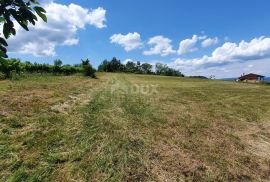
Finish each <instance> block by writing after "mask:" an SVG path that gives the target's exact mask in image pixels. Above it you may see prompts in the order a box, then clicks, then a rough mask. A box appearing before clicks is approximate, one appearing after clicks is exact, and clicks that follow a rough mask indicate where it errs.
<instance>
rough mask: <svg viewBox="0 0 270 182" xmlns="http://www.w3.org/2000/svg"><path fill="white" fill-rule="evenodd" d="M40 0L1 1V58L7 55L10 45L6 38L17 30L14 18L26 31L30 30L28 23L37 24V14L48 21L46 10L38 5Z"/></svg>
mask: <svg viewBox="0 0 270 182" xmlns="http://www.w3.org/2000/svg"><path fill="white" fill-rule="evenodd" d="M38 4H39V3H38V2H37V1H36V0H29V1H23V0H1V3H0V25H2V24H3V35H4V38H3V37H2V33H0V36H1V37H0V59H3V58H4V57H5V58H6V57H7V54H6V53H7V49H6V47H7V46H8V44H7V42H6V40H5V39H8V38H9V37H10V35H15V34H16V30H15V28H14V22H13V21H14V20H15V21H17V22H18V23H19V25H21V27H22V28H24V29H25V30H26V31H29V29H28V24H29V23H31V24H32V25H35V24H36V21H37V20H38V19H37V16H36V15H35V13H37V15H38V16H39V17H40V18H42V19H43V21H45V22H47V17H46V15H45V13H46V11H45V10H44V9H43V8H42V7H40V6H38Z"/></svg>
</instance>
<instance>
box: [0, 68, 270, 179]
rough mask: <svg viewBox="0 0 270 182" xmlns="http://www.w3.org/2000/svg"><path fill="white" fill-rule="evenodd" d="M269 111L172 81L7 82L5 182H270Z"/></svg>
mask: <svg viewBox="0 0 270 182" xmlns="http://www.w3.org/2000/svg"><path fill="white" fill-rule="evenodd" d="M138 88H139V89H141V90H140V91H138ZM269 101H270V87H269V86H268V85H257V84H241V83H235V82H225V81H212V80H200V79H189V78H176V77H164V76H149V75H133V74H104V73H99V74H98V79H87V78H83V77H80V76H70V77H61V76H49V75H45V76H40V75H35V76H29V77H26V78H22V79H20V80H17V81H1V82H0V102H1V103H4V104H1V105H0V181H166V180H167V181H268V180H270V179H269V172H270V168H269V166H270V155H269V150H270V123H269V120H270V111H269V108H270V102H269Z"/></svg>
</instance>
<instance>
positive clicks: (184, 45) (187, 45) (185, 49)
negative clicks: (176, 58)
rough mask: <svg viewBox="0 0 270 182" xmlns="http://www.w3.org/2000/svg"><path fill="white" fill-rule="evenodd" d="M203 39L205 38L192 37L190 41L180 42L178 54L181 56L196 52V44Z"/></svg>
mask: <svg viewBox="0 0 270 182" xmlns="http://www.w3.org/2000/svg"><path fill="white" fill-rule="evenodd" d="M204 38H205V37H201V36H200V37H199V36H197V35H193V36H192V38H191V39H185V40H182V41H181V42H180V44H179V49H178V54H180V55H183V54H187V53H192V52H195V51H197V50H198V48H197V47H196V44H197V42H198V41H199V40H202V39H204Z"/></svg>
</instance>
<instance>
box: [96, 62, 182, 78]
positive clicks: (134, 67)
mask: <svg viewBox="0 0 270 182" xmlns="http://www.w3.org/2000/svg"><path fill="white" fill-rule="evenodd" d="M98 71H101V72H125V73H136V74H156V75H165V76H180V77H183V76H184V75H183V74H182V73H181V72H180V71H179V70H176V69H173V68H170V67H168V66H167V65H164V64H161V63H157V64H156V66H155V72H153V66H152V65H151V64H148V63H143V64H141V63H140V62H139V61H137V63H134V62H132V61H128V62H127V63H126V64H125V65H124V64H122V63H121V61H120V60H118V59H116V58H115V57H114V58H113V59H112V60H111V61H108V60H104V61H103V62H102V63H101V64H100V65H99V67H98Z"/></svg>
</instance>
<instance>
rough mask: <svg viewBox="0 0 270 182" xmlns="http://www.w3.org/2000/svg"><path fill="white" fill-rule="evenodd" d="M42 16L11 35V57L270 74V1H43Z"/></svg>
mask: <svg viewBox="0 0 270 182" xmlns="http://www.w3.org/2000/svg"><path fill="white" fill-rule="evenodd" d="M41 4H42V6H43V7H44V8H45V9H46V11H47V16H48V23H44V22H42V20H40V21H39V22H38V23H37V24H36V26H31V27H30V31H29V32H26V31H25V30H23V29H22V28H21V27H20V26H19V25H18V24H15V27H16V30H17V35H16V36H15V37H12V38H10V39H9V40H8V43H9V47H8V51H9V53H8V55H9V57H13V58H20V59H21V60H29V61H31V62H39V63H53V60H54V59H61V60H62V61H63V62H64V64H76V63H80V60H81V59H85V58H89V59H90V61H91V63H92V64H93V65H94V66H95V67H97V66H98V65H99V64H100V63H101V62H102V61H103V60H104V59H111V58H112V57H114V56H115V57H117V58H118V59H120V60H121V61H122V62H123V63H125V62H127V61H135V62H136V61H140V62H142V63H144V62H146V63H150V64H153V65H154V64H155V63H164V64H167V65H168V66H170V67H173V68H175V69H179V70H180V71H182V72H183V73H184V74H185V75H203V76H211V75H214V76H215V77H216V78H231V77H237V76H240V75H241V74H243V73H251V72H253V73H258V74H262V75H266V76H270V66H269V65H270V21H269V20H270V11H269V7H270V1H269V0H219V1H217V0H204V1H202V0H170V1H165V0H136V1H134V0H114V1H108V0H77V1H70V0H54V1H53V0H42V1H41Z"/></svg>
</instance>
